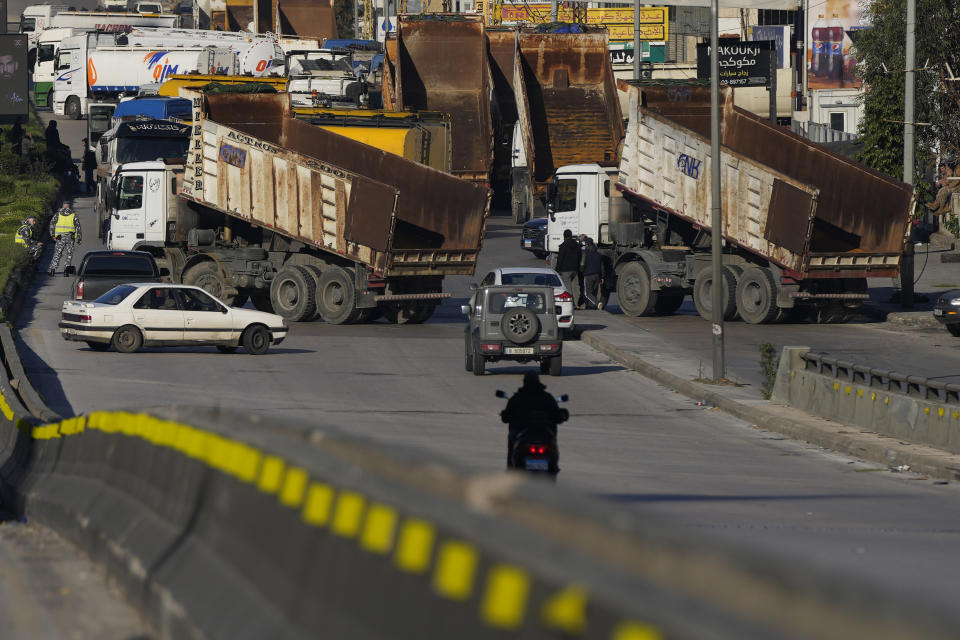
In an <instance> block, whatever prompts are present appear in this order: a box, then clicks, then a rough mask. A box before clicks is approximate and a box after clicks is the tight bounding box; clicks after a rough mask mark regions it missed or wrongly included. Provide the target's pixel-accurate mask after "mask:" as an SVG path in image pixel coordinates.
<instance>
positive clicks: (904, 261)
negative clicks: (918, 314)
mask: <svg viewBox="0 0 960 640" xmlns="http://www.w3.org/2000/svg"><path fill="white" fill-rule="evenodd" d="M916 26H917V2H916V0H907V42H906V60H905V62H906V65H905V66H906V73H905V74H904V77H905V80H904V82H905V83H906V84H905V86H904V88H903V181H904V182H906V183H907V184H909V185H912V184H913V147H914V141H913V134H914V124H913V118H914V105H913V99H914V67H916V66H917V60H916V58H917V55H916V48H917V42H916ZM913 254H914V252H913V242H912V241H911V240H910V239H909V238H908V239H907V244H906V247H904V252H903V256H902V257H901V258H900V262H901V264H900V306H901V307H904V308H907V309H909V308H912V307H913V273H914V269H913Z"/></svg>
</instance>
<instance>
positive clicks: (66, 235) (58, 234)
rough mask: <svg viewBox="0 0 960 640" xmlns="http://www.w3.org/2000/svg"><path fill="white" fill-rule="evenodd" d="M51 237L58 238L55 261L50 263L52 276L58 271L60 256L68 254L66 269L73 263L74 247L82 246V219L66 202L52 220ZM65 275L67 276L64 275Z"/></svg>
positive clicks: (55, 247)
mask: <svg viewBox="0 0 960 640" xmlns="http://www.w3.org/2000/svg"><path fill="white" fill-rule="evenodd" d="M50 235H51V236H53V237H54V238H56V240H57V244H56V245H55V246H54V248H53V260H52V261H51V262H50V271H49V273H50V275H53V274H54V273H56V271H57V266H58V265H59V264H60V256H61V255H63V253H64V252H66V254H67V255H66V260H65V264H64V267H67V266H68V265H70V264H72V263H73V247H74V246H75V244H81V242H80V240H81V236H80V218H78V217H77V214H76V213H75V212H74V211H73V209H71V208H70V207H69V206H68V205H67V203H66V202H64V203H63V206H62V207H60V210H59V211H57V212H56V213H55V214H53V218H51V219H50ZM63 275H67V274H66V273H64V274H63Z"/></svg>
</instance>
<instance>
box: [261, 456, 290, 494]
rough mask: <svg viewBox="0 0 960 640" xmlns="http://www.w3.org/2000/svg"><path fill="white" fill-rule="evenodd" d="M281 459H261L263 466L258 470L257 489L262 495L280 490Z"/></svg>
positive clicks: (269, 457)
mask: <svg viewBox="0 0 960 640" xmlns="http://www.w3.org/2000/svg"><path fill="white" fill-rule="evenodd" d="M283 467H284V462H283V458H278V457H277V456H267V457H266V458H264V459H263V466H262V467H261V468H260V479H259V480H258V481H257V488H258V489H260V491H263V492H264V493H276V492H277V491H279V490H280V482H281V481H282V480H283Z"/></svg>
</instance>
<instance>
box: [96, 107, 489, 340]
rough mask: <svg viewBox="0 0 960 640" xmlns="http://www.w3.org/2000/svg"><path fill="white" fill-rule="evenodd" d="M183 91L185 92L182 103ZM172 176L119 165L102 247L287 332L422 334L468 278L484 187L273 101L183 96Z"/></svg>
mask: <svg viewBox="0 0 960 640" xmlns="http://www.w3.org/2000/svg"><path fill="white" fill-rule="evenodd" d="M185 93H186V92H185ZM191 100H192V103H193V108H194V114H193V127H192V129H191V138H190V143H189V145H190V146H189V155H188V160H187V163H186V165H174V164H167V163H165V162H142V163H132V164H127V165H122V166H121V167H120V169H119V171H118V172H117V174H116V176H115V179H114V189H115V196H114V202H115V204H114V206H113V208H112V219H111V229H110V231H109V235H108V246H110V247H111V248H116V249H143V250H147V251H151V252H152V253H154V254H155V255H157V256H158V257H160V258H161V259H163V260H165V261H166V262H165V263H166V265H168V268H169V269H170V272H171V274H172V277H173V278H174V280H175V281H178V282H184V283H188V284H196V285H199V286H202V287H204V288H205V289H206V290H208V291H210V292H211V293H213V294H214V295H217V296H218V297H221V299H223V300H224V301H227V302H230V303H232V304H234V305H238V304H242V303H243V302H245V301H246V300H247V299H250V300H251V301H252V302H253V304H254V305H255V306H257V307H258V308H261V309H272V310H273V311H274V312H275V313H279V314H280V315H283V316H284V317H286V318H288V319H290V320H292V321H302V320H310V319H313V318H314V317H316V316H317V315H318V314H319V316H321V317H322V318H323V319H324V320H325V321H327V322H329V323H334V324H342V323H352V322H359V321H363V320H365V319H370V318H372V317H375V316H376V315H379V314H383V315H385V316H386V317H387V318H388V319H389V320H391V321H393V322H397V323H416V322H423V321H425V320H426V319H427V318H429V317H430V315H431V314H432V313H433V311H434V309H435V308H436V306H437V305H438V304H439V303H440V301H441V300H442V299H443V298H444V297H446V295H447V294H444V293H443V292H442V280H443V278H444V276H447V275H470V274H472V273H473V271H474V268H475V265H476V260H477V255H478V253H479V251H480V244H481V241H482V237H483V230H484V225H485V220H486V215H487V211H488V207H489V194H488V191H487V189H485V188H482V187H479V186H477V185H474V184H471V183H469V182H466V181H463V180H460V179H458V178H456V177H454V176H452V175H449V174H447V173H444V172H442V171H438V170H436V169H433V168H430V167H427V166H424V165H422V164H418V163H416V162H412V161H410V160H407V159H405V158H402V157H400V156H397V155H394V154H391V153H387V152H385V151H382V150H379V149H375V148H373V147H370V146H368V145H365V144H362V143H360V142H357V141H354V140H351V139H349V138H345V137H343V136H339V135H336V134H334V133H331V132H329V131H325V130H324V129H322V128H320V127H317V126H314V125H311V124H309V123H307V122H303V121H301V120H298V119H296V118H294V117H293V114H292V109H291V106H290V98H289V96H287V95H285V94H276V93H271V94H230V93H224V94H216V95H214V94H210V93H207V94H201V93H199V92H197V93H194V94H193V97H192V98H191Z"/></svg>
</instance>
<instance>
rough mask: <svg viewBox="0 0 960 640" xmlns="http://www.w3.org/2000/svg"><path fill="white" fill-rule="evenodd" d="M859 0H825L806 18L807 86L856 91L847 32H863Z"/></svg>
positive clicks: (854, 61)
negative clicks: (859, 30) (858, 30)
mask: <svg viewBox="0 0 960 640" xmlns="http://www.w3.org/2000/svg"><path fill="white" fill-rule="evenodd" d="M863 28H864V26H863V25H861V24H860V1H859V0H825V1H824V2H823V3H821V4H819V5H818V6H816V7H814V6H811V7H810V13H809V15H808V16H807V87H808V88H810V89H843V88H851V89H859V88H860V86H861V84H862V83H861V81H860V79H859V78H857V76H856V68H857V60H856V58H855V57H854V55H853V46H852V45H853V43H852V42H851V41H850V36H849V34H848V33H847V32H848V31H855V30H857V29H863Z"/></svg>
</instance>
